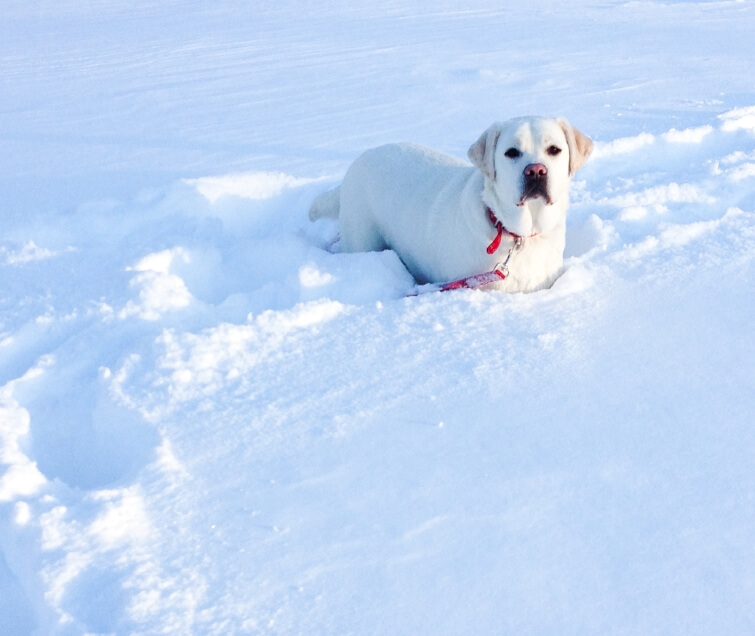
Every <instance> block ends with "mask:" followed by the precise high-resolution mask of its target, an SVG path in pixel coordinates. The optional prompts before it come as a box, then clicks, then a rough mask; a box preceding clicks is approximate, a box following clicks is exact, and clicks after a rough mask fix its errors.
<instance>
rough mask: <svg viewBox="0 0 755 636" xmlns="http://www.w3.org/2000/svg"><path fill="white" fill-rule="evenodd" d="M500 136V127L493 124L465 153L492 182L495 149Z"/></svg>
mask: <svg viewBox="0 0 755 636" xmlns="http://www.w3.org/2000/svg"><path fill="white" fill-rule="evenodd" d="M500 136H501V127H500V125H498V124H493V125H492V126H491V127H490V128H488V129H487V130H486V131H485V132H484V133H482V136H481V137H480V138H479V139H478V140H477V141H476V142H475V143H473V144H472V146H471V147H470V148H469V151H468V152H467V156H468V157H469V160H470V161H471V162H472V164H473V165H474V166H475V167H476V168H478V169H479V170H480V172H482V174H484V175H485V176H486V177H488V178H489V179H491V180H493V181H495V147H496V144H497V143H498V137H500Z"/></svg>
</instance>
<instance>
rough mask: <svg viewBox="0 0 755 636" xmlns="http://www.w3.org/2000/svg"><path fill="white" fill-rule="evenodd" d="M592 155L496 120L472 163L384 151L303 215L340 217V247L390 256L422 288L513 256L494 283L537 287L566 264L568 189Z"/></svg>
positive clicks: (546, 127) (569, 141) (585, 147)
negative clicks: (386, 252)
mask: <svg viewBox="0 0 755 636" xmlns="http://www.w3.org/2000/svg"><path fill="white" fill-rule="evenodd" d="M591 151H592V141H591V140H590V139H588V138H587V137H586V136H585V135H583V134H582V133H581V132H580V131H578V130H577V129H576V128H574V127H572V126H571V125H569V124H568V123H567V122H566V121H564V120H563V119H547V118H543V117H523V118H520V119H513V120H510V121H507V122H503V123H496V124H493V125H492V126H491V127H490V128H488V130H486V131H485V132H484V133H483V135H482V136H481V137H480V139H479V140H478V141H477V142H476V143H474V144H473V145H472V147H471V148H470V149H469V152H468V155H469V159H470V160H471V162H472V164H473V166H470V165H469V164H467V163H465V162H462V161H460V160H458V159H455V158H453V157H450V156H448V155H444V154H442V153H439V152H436V151H434V150H431V149H428V148H424V147H421V146H417V145H414V144H391V145H387V146H381V147H379V148H375V149H373V150H368V151H367V152H365V153H364V154H363V155H361V156H360V157H359V158H358V159H357V160H356V161H355V162H354V163H353V164H352V165H351V167H350V168H349V170H348V171H347V173H346V176H345V177H344V179H343V182H342V184H341V185H340V187H338V188H336V189H335V190H331V191H329V192H326V193H324V194H322V195H320V196H319V197H318V198H317V199H315V201H314V202H313V204H312V207H311V209H310V212H309V216H310V218H311V219H312V220H316V219H318V218H321V217H330V218H338V219H339V227H340V234H341V250H342V251H345V252H363V251H376V250H383V249H391V250H394V251H395V252H396V253H397V254H398V256H399V258H400V259H401V260H402V261H403V263H404V264H405V265H406V267H407V269H408V270H409V271H410V272H411V274H412V275H413V276H414V277H415V279H416V280H417V281H419V282H421V283H427V282H430V283H442V282H445V281H449V280H455V279H460V278H464V277H470V276H474V275H476V274H480V273H481V272H487V271H492V270H495V268H496V266H497V265H499V264H500V263H501V261H503V260H504V259H505V258H506V256H507V255H509V254H511V255H512V257H511V259H510V262H509V263H508V272H507V274H508V275H507V276H506V278H505V280H500V279H499V280H498V281H497V282H496V285H497V287H498V288H500V289H503V290H505V291H509V292H520V291H525V292H527V291H535V290H537V289H543V288H546V287H549V286H550V285H552V284H553V281H554V280H555V279H556V277H557V276H558V274H559V271H560V269H561V267H562V265H563V254H564V243H565V236H566V210H567V208H568V206H569V184H570V182H571V177H572V175H573V174H574V173H575V172H576V171H577V170H578V169H579V168H580V167H581V166H582V165H583V164H584V162H585V160H586V159H587V158H588V156H589V155H590V152H591ZM515 246H516V248H515ZM514 250H515V251H514Z"/></svg>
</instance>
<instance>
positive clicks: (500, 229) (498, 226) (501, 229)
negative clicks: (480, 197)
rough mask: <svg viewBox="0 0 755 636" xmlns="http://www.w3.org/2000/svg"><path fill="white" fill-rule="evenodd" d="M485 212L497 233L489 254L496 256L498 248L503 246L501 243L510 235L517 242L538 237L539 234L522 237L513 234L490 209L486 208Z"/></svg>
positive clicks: (489, 247)
mask: <svg viewBox="0 0 755 636" xmlns="http://www.w3.org/2000/svg"><path fill="white" fill-rule="evenodd" d="M485 211H486V212H487V214H488V219H489V220H490V222H491V223H492V224H493V228H494V229H495V231H496V235H495V238H494V239H493V241H492V242H491V243H490V245H488V248H487V252H488V254H495V253H496V251H497V250H498V248H499V247H500V246H501V241H502V240H503V237H504V235H508V236H510V237H511V238H513V239H514V240H515V241H518V240H520V239H521V240H524V239H525V238H532V237H533V236H537V232H535V233H534V234H530V235H529V236H520V235H519V234H514V232H511V231H510V230H507V229H506V227H505V226H504V225H503V223H501V222H500V221H499V220H498V217H497V216H496V215H495V212H493V210H492V209H491V208H490V207H489V206H487V205H486V206H485Z"/></svg>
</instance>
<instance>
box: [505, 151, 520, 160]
mask: <svg viewBox="0 0 755 636" xmlns="http://www.w3.org/2000/svg"><path fill="white" fill-rule="evenodd" d="M503 154H504V155H505V156H506V157H508V158H509V159H518V158H519V157H521V156H522V153H521V152H519V151H518V150H517V149H516V148H509V149H508V150H507V151H506V152H505V153H503Z"/></svg>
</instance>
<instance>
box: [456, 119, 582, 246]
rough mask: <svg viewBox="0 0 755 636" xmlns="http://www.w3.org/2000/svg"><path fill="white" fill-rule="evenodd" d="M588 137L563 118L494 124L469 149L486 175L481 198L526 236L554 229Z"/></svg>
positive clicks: (566, 201) (516, 230) (504, 221)
mask: <svg viewBox="0 0 755 636" xmlns="http://www.w3.org/2000/svg"><path fill="white" fill-rule="evenodd" d="M591 151H592V141H591V140H590V139H589V138H587V137H586V136H585V135H583V134H582V133H581V132H579V131H578V130H577V129H576V128H574V127H573V126H570V125H569V124H568V123H567V122H566V121H565V120H563V119H546V118H543V117H523V118H520V119H512V120H510V121H507V122H503V123H497V124H493V125H492V126H491V127H490V128H488V129H487V130H486V131H485V132H484V133H483V134H482V136H481V137H480V138H479V139H478V140H477V142H476V143H474V144H473V145H472V147H471V148H470V149H469V159H470V160H471V161H472V163H473V164H474V165H475V166H476V167H477V168H478V169H479V170H480V171H481V172H482V173H483V175H485V190H484V194H483V197H484V199H485V202H486V203H487V204H488V205H489V206H490V207H491V208H492V209H493V211H494V212H495V214H496V216H497V217H498V218H499V220H500V221H501V222H502V223H503V224H504V226H505V227H506V228H507V229H508V230H509V231H511V232H514V233H515V234H520V235H522V236H530V235H532V234H540V233H543V232H547V231H549V230H551V229H552V228H554V227H555V226H556V225H557V224H558V223H559V222H560V221H561V220H562V219H563V218H564V214H565V213H566V208H567V207H568V202H569V182H570V180H571V177H572V175H573V174H574V173H575V172H576V171H577V170H578V169H579V168H580V167H581V166H582V164H584V162H585V161H586V160H587V158H588V157H589V155H590V152H591Z"/></svg>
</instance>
